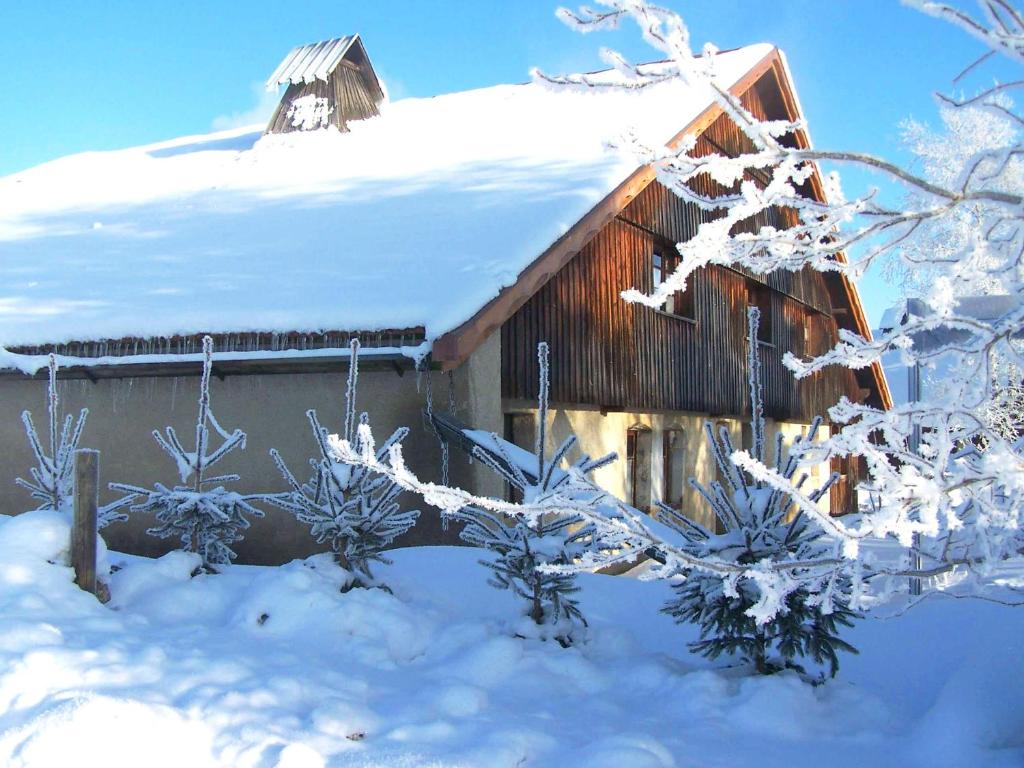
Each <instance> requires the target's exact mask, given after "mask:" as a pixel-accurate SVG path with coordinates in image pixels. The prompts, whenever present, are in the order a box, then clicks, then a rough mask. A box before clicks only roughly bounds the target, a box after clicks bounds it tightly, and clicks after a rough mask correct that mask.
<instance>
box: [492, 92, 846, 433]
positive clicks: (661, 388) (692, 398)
mask: <svg viewBox="0 0 1024 768" xmlns="http://www.w3.org/2000/svg"><path fill="white" fill-rule="evenodd" d="M773 82H774V81H773V79H772V76H771V75H766V76H765V77H763V78H762V79H761V80H760V81H758V83H756V84H755V85H754V87H752V88H750V89H749V90H748V91H747V92H746V94H745V96H744V99H743V100H744V104H745V106H746V107H747V109H749V110H750V111H751V112H753V113H754V114H755V115H758V116H759V117H762V118H767V119H781V118H784V117H785V114H784V113H783V112H782V110H783V109H784V107H783V105H782V101H781V96H780V95H779V93H778V92H777V86H776V87H773ZM749 148H750V147H749V140H748V139H747V138H746V137H745V136H743V134H742V133H741V132H740V131H739V130H738V129H737V128H736V127H735V125H733V124H732V122H731V121H730V120H729V119H728V118H727V117H725V116H722V117H719V118H718V119H717V120H716V121H715V122H714V123H712V125H711V126H710V127H709V128H708V129H707V130H706V131H705V132H704V133H703V134H702V135H701V136H700V138H699V139H698V142H697V145H696V147H695V149H694V153H695V154H705V153H708V152H712V151H714V152H724V153H728V154H730V155H737V154H739V153H742V152H744V151H747V150H748V149H749ZM756 180H757V179H756V178H755V181H756ZM701 181H702V180H701V179H698V183H700V182H701ZM703 186H704V187H705V188H704V189H702V190H701V191H702V192H706V193H710V192H711V191H712V183H711V182H710V181H709V180H708V181H706V182H704V184H703ZM786 213H787V212H785V211H771V212H769V214H768V215H767V216H766V217H764V220H758V221H752V222H750V224H749V225H750V226H751V227H752V228H759V227H760V226H762V225H764V224H770V225H773V226H776V227H779V228H782V227H784V226H785V215H786ZM713 215H714V214H713V213H709V212H706V211H702V210H701V209H700V208H698V207H697V206H696V205H694V204H691V203H684V202H683V201H682V200H680V199H679V198H678V197H677V196H675V195H674V194H672V193H671V192H670V191H669V190H668V189H666V188H665V187H664V186H662V185H661V184H659V183H658V182H653V183H651V184H650V185H648V186H647V187H646V188H645V189H644V190H643V191H642V192H641V193H640V194H639V195H638V196H637V197H636V198H635V199H634V200H633V201H632V202H631V203H630V204H629V205H628V206H626V208H625V209H624V210H623V211H622V212H621V213H620V214H619V215H618V216H617V217H616V218H615V219H614V220H613V221H612V222H611V223H610V224H608V225H606V226H605V227H603V228H602V229H601V230H600V231H599V232H598V233H597V234H596V236H595V237H593V238H592V239H591V240H590V241H589V242H588V243H587V244H586V245H585V246H584V247H583V248H582V250H581V251H580V252H579V253H578V254H577V255H576V256H575V257H574V258H573V259H571V260H570V261H569V262H568V263H567V264H566V265H565V266H564V267H563V268H562V269H561V270H559V271H558V272H557V273H556V274H555V275H554V276H553V278H552V279H551V280H549V281H548V282H547V283H546V284H545V285H544V286H543V287H541V289H540V290H539V291H537V292H536V293H535V294H534V295H533V296H532V297H531V298H530V299H529V300H528V301H527V302H526V303H525V304H524V305H523V306H522V307H520V308H519V309H518V310H517V311H516V312H515V313H514V314H513V315H512V317H511V318H509V319H508V320H507V321H506V322H505V323H504V324H503V326H502V329H501V342H502V343H501V349H502V396H503V397H504V398H507V399H513V400H532V399H533V398H535V397H536V395H537V391H536V390H537V361H536V355H535V349H536V345H537V343H538V342H539V341H548V342H549V343H550V345H551V355H552V357H551V399H552V401H553V402H556V403H562V404H576V405H586V406H597V407H600V408H606V409H614V410H620V409H621V410H631V411H632V410H635V411H645V412H650V411H690V412H698V413H709V414H713V415H719V414H720V415H729V416H743V415H747V414H748V413H749V404H748V394H747V373H746V369H747V364H746V307H747V305H748V301H749V300H750V296H751V292H752V291H753V292H757V291H758V290H759V287H761V288H760V291H761V292H762V294H763V295H764V296H766V297H767V300H766V307H765V309H767V315H768V316H767V317H766V318H765V322H766V324H767V325H768V326H769V327H770V338H769V340H768V341H769V343H764V344H761V345H759V354H760V356H761V364H762V369H763V376H764V380H763V383H764V391H765V412H766V415H767V416H769V417H771V418H775V419H778V420H785V421H798V422H807V421H810V419H811V418H813V416H815V415H817V414H821V415H825V412H826V410H827V408H828V407H829V406H831V405H833V404H834V403H835V402H836V401H837V400H838V399H839V397H840V396H841V395H846V396H847V397H849V398H850V399H852V400H859V399H862V397H863V396H864V392H863V390H862V389H861V386H860V384H859V382H858V380H857V378H856V376H855V375H854V373H853V372H851V371H849V370H847V369H845V368H840V367H834V368H831V369H828V370H826V371H824V372H822V373H820V374H817V375H816V376H813V377H810V378H808V379H805V380H803V381H800V382H797V381H796V380H795V379H794V378H793V376H792V374H791V373H790V372H789V371H788V370H787V369H786V368H785V367H784V366H783V364H782V358H783V355H784V354H785V352H787V351H792V352H793V353H795V354H797V355H800V356H809V355H812V354H819V353H821V352H823V351H824V350H825V349H827V348H828V347H829V346H831V345H832V344H834V343H835V341H836V340H837V338H838V337H837V329H838V327H839V324H838V323H837V319H836V316H837V315H839V316H843V315H844V314H847V313H848V307H846V306H842V303H843V302H844V301H846V296H845V293H844V292H843V291H842V290H841V286H839V285H838V283H837V285H836V286H830V285H829V284H828V283H829V280H830V279H831V278H832V277H834V276H830V275H823V274H821V273H819V272H815V271H811V270H804V271H801V272H797V273H793V272H775V273H771V274H769V275H765V276H757V275H753V274H752V273H749V272H745V271H744V270H741V269H732V268H725V267H719V266H710V267H707V268H704V269H702V270H700V271H699V272H697V273H696V274H695V275H694V278H693V279H692V280H691V285H690V286H689V287H688V291H692V292H693V294H694V295H693V307H694V315H693V317H692V319H687V318H683V317H678V316H675V315H671V314H667V313H665V312H658V311H655V310H652V309H650V308H648V307H644V306H641V305H636V304H627V303H626V302H625V301H623V300H622V298H621V297H620V293H621V292H622V291H624V290H626V289H629V288H640V289H641V290H644V291H646V292H649V291H651V290H653V288H654V275H653V271H652V256H653V254H654V253H655V252H659V253H674V250H675V249H674V245H673V244H674V243H677V242H681V241H685V240H688V239H689V238H691V237H693V235H694V234H696V231H697V228H698V227H699V225H700V223H701V222H702V221H705V220H708V219H709V217H711V216H713ZM837 305H838V306H837Z"/></svg>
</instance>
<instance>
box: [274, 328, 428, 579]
mask: <svg viewBox="0 0 1024 768" xmlns="http://www.w3.org/2000/svg"><path fill="white" fill-rule="evenodd" d="M351 349H352V356H351V364H350V366H349V375H348V386H347V388H346V390H345V420H344V437H345V439H346V440H349V441H355V442H356V444H357V446H358V447H359V449H360V450H362V449H363V448H365V447H366V446H364V445H363V444H362V442H361V441H362V439H363V434H364V433H363V432H359V433H358V434H357V420H356V385H357V380H358V375H359V341H358V339H353V340H352V344H351ZM306 418H308V419H309V424H310V427H311V428H312V430H313V439H314V440H315V441H316V445H317V450H318V452H319V456H317V457H314V458H312V459H310V460H309V463H310V465H311V466H312V468H313V477H312V478H311V479H310V480H308V481H307V482H305V483H299V481H298V480H296V479H295V475H293V474H292V472H291V471H290V470H289V469H288V467H287V465H286V464H285V462H284V459H282V458H281V455H280V454H279V453H278V452H277V450H276V449H271V451H270V455H271V456H272V457H273V458H274V462H275V463H276V464H277V468H278V469H279V470H280V472H281V474H282V475H283V476H284V479H285V481H286V482H287V483H288V485H289V486H290V488H291V491H289V492H287V493H283V494H279V495H276V496H268V497H267V501H269V502H270V503H272V504H274V505H276V506H278V507H280V508H282V509H285V510H287V511H289V512H291V513H292V514H294V515H295V517H296V518H297V519H298V520H299V521H300V522H302V523H305V524H306V525H308V526H309V527H310V533H311V534H312V535H313V537H314V538H316V541H317V543H318V544H324V543H327V544H330V547H331V551H332V552H333V553H334V556H335V558H336V559H337V561H338V564H339V565H340V566H341V567H342V568H344V569H345V570H346V571H348V573H349V574H350V580H349V582H348V583H347V584H346V585H345V587H344V588H343V590H342V591H348V590H349V589H352V588H353V587H371V586H374V585H375V584H376V582H375V580H374V577H373V574H372V573H371V572H370V563H371V562H374V561H376V562H380V563H390V560H388V559H387V558H386V557H384V555H383V551H384V550H385V549H386V548H387V547H388V546H389V545H390V544H391V543H392V542H394V540H395V539H396V538H397V537H398V536H400V535H402V534H403V533H405V532H406V531H408V530H409V529H410V528H412V527H413V525H415V524H416V520H417V518H418V517H419V514H420V513H419V511H418V510H406V509H402V507H401V505H400V504H399V503H398V501H397V497H398V496H399V495H400V494H401V493H402V489H401V488H400V487H399V486H398V485H397V484H396V483H395V482H394V481H393V480H391V479H390V478H388V477H386V476H383V475H379V474H377V473H374V472H371V471H370V470H369V469H367V468H366V467H360V466H352V465H349V464H344V463H342V462H340V461H338V460H337V459H336V458H335V456H334V454H333V452H332V451H331V449H330V447H329V445H328V432H327V430H326V429H325V428H324V427H323V426H321V424H320V420H319V418H318V417H317V414H316V411H315V410H312V409H311V410H308V411H306ZM368 421H369V418H368V416H367V414H366V413H363V414H362V415H361V416H360V418H359V420H358V423H359V424H367V423H368ZM407 434H409V430H408V429H407V428H405V427H402V428H401V429H397V430H395V432H394V434H392V435H391V437H389V438H388V439H387V440H386V441H385V442H384V444H383V445H382V446H381V447H380V449H378V450H377V451H376V455H377V458H378V459H379V460H381V461H383V460H384V459H385V458H386V457H387V455H388V451H389V449H390V448H391V446H392V445H395V444H397V443H400V442H401V441H402V440H403V439H405V436H406V435H407ZM371 450H372V449H371Z"/></svg>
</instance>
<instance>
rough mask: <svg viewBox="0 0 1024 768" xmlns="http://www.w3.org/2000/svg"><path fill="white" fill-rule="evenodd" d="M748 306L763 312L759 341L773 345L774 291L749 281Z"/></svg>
mask: <svg viewBox="0 0 1024 768" xmlns="http://www.w3.org/2000/svg"><path fill="white" fill-rule="evenodd" d="M747 306H748V307H757V308H758V309H759V310H761V322H760V324H759V325H758V326H757V340H758V341H760V342H762V343H764V344H771V343H772V289H771V288H769V287H768V286H767V285H764V284H762V283H759V282H757V281H756V280H747Z"/></svg>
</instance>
